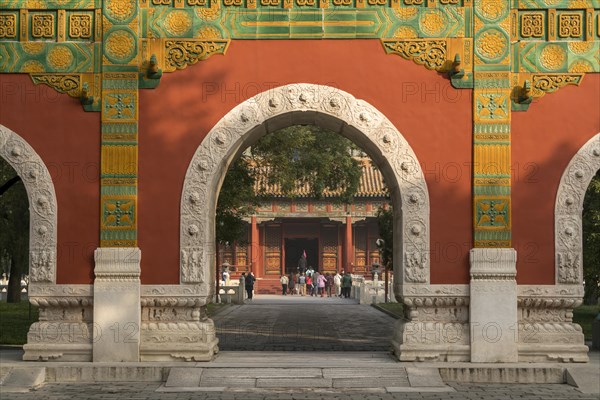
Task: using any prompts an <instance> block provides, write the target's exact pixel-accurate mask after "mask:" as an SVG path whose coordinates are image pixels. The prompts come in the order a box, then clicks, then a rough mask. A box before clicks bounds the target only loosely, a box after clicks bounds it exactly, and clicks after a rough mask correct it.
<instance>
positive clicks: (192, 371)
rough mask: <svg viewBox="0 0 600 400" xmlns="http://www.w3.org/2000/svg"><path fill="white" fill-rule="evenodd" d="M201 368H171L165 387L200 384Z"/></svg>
mask: <svg viewBox="0 0 600 400" xmlns="http://www.w3.org/2000/svg"><path fill="white" fill-rule="evenodd" d="M202 371H203V370H202V368H171V370H170V371H169V377H168V378H167V382H165V386H166V387H196V386H199V385H200V378H201V377H202Z"/></svg>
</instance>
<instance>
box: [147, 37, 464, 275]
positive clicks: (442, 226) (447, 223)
mask: <svg viewBox="0 0 600 400" xmlns="http://www.w3.org/2000/svg"><path fill="white" fill-rule="evenodd" d="M297 82H306V83H316V84H323V85H330V86H334V87H336V88H339V89H342V90H344V91H346V92H349V93H350V94H352V95H353V96H355V97H357V98H360V99H363V100H366V101H367V102H369V103H370V104H372V105H373V106H374V107H376V108H377V109H378V110H380V111H381V112H382V113H383V114H385V115H386V116H387V117H388V118H389V119H390V120H391V121H392V123H393V124H394V125H395V126H396V127H397V128H398V130H399V131H400V132H402V134H403V135H404V136H405V137H406V139H407V140H408V142H409V144H410V145H411V146H412V148H413V150H414V151H415V153H416V155H417V157H418V159H419V161H420V162H421V163H422V165H423V168H424V169H425V170H426V175H427V176H426V177H427V182H428V185H429V194H430V199H431V205H432V207H431V210H432V211H431V240H432V252H433V253H432V276H431V281H432V282H433V283H452V282H461V283H462V282H467V280H468V251H469V249H470V248H471V247H472V233H471V220H472V217H471V200H470V199H471V189H470V179H471V178H470V168H469V166H468V162H469V160H470V158H471V101H470V91H468V90H460V91H457V90H454V89H452V88H451V86H450V83H449V81H448V80H447V79H445V78H444V77H442V76H440V75H438V74H436V73H435V72H433V71H428V70H426V69H425V68H424V67H422V66H418V65H415V64H414V63H412V62H410V61H406V60H404V59H402V58H401V57H398V56H389V55H386V54H385V52H384V50H383V48H382V46H381V43H380V42H379V41H377V40H353V41H351V40H329V41H325V40H323V41H319V40H306V41H279V40H278V41H234V42H232V43H231V46H230V47H229V50H228V52H227V55H226V56H214V57H212V58H210V59H209V60H207V61H204V62H200V63H198V64H197V65H194V66H191V67H188V68H187V69H186V70H184V71H179V72H177V73H174V74H165V75H164V76H163V81H162V82H161V84H160V86H159V88H158V89H156V90H154V91H142V93H141V101H140V184H139V189H140V192H139V193H140V204H139V244H140V247H141V248H142V280H143V282H145V283H177V282H178V279H179V275H178V274H179V272H178V269H177V267H176V266H177V265H178V259H179V255H178V253H179V242H178V240H165V238H178V237H179V207H180V198H181V189H182V185H183V179H184V177H185V172H186V170H187V167H188V165H189V162H190V160H191V158H192V156H193V154H194V152H195V150H196V148H197V147H198V146H199V145H200V143H201V141H202V139H203V138H204V136H205V135H206V134H207V133H208V132H209V131H210V129H211V128H212V127H213V126H214V125H215V124H216V123H217V122H218V121H219V119H220V118H221V117H223V116H224V115H225V114H227V112H229V111H230V110H231V109H232V108H233V107H235V106H236V105H237V104H239V103H241V102H243V101H244V100H246V99H248V98H250V97H252V96H253V95H255V94H257V93H258V92H261V91H264V90H267V89H269V88H271V87H275V86H281V85H284V84H288V83H297ZM457 232H461V234H457Z"/></svg>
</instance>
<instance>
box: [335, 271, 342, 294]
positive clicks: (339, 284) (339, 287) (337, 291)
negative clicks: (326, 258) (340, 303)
mask: <svg viewBox="0 0 600 400" xmlns="http://www.w3.org/2000/svg"><path fill="white" fill-rule="evenodd" d="M333 286H334V287H335V295H336V296H337V297H342V276H341V275H340V273H339V272H336V273H335V275H334V277H333Z"/></svg>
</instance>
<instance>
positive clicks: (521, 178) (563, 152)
mask: <svg viewBox="0 0 600 400" xmlns="http://www.w3.org/2000/svg"><path fill="white" fill-rule="evenodd" d="M599 93H600V76H599V75H598V74H589V75H587V76H586V77H585V78H584V80H583V83H582V84H581V86H579V87H575V86H567V87H564V88H562V89H560V90H559V91H558V92H556V93H553V94H550V95H546V96H544V97H543V98H541V99H538V100H537V101H535V102H534V103H533V104H532V105H531V107H530V108H529V111H527V112H523V113H513V114H512V155H513V191H512V193H513V196H512V202H513V209H512V217H513V246H514V247H515V248H516V249H517V252H518V255H517V282H518V283H520V284H549V285H552V284H554V204H555V201H556V192H557V190H558V185H559V183H560V178H561V177H562V174H563V172H564V170H565V169H566V167H567V165H568V164H569V162H570V161H571V159H572V158H573V156H574V155H575V153H577V151H578V150H579V149H580V148H581V146H583V145H584V144H585V143H586V142H587V141H588V140H589V139H591V138H592V136H594V135H595V134H596V133H598V132H600V95H599Z"/></svg>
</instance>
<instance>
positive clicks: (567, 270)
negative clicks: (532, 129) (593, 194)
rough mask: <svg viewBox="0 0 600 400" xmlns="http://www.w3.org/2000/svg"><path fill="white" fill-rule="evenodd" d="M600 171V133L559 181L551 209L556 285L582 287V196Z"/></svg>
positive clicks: (573, 159) (587, 144)
mask: <svg viewBox="0 0 600 400" xmlns="http://www.w3.org/2000/svg"><path fill="white" fill-rule="evenodd" d="M599 169H600V133H598V134H596V135H595V136H594V137H592V138H591V139H590V140H589V141H588V142H587V143H586V144H584V145H583V147H581V149H579V151H578V152H577V154H575V156H574V157H573V158H572V159H571V161H570V162H569V165H568V166H567V168H566V169H565V172H564V173H563V175H562V178H561V180H560V185H559V187H558V193H557V195H556V204H555V207H554V241H555V246H554V251H555V263H556V264H555V268H556V283H557V284H576V285H582V284H583V266H582V260H583V254H582V249H583V245H582V230H581V218H582V211H583V199H584V197H585V192H586V191H587V188H588V186H589V184H590V182H591V180H592V178H593V177H594V175H595V174H596V171H598V170H599Z"/></svg>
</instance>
